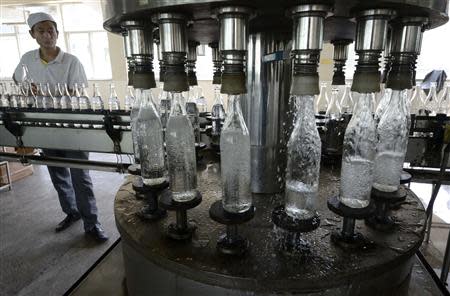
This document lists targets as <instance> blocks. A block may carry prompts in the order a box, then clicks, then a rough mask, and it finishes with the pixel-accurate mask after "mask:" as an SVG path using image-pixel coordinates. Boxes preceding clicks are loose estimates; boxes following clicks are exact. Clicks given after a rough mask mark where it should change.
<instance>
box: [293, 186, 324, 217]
mask: <svg viewBox="0 0 450 296" xmlns="http://www.w3.org/2000/svg"><path fill="white" fill-rule="evenodd" d="M317 190H318V184H315V185H313V186H311V185H307V184H305V183H303V182H300V181H293V180H291V181H287V182H286V189H285V197H286V213H287V214H288V215H289V216H291V217H292V218H295V219H310V218H312V217H313V216H314V202H315V200H316V198H317Z"/></svg>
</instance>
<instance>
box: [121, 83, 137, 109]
mask: <svg viewBox="0 0 450 296" xmlns="http://www.w3.org/2000/svg"><path fill="white" fill-rule="evenodd" d="M134 100H135V97H134V94H133V86H131V85H128V86H127V94H126V96H125V102H124V104H123V107H124V108H125V111H130V110H131V108H132V107H133V102H134Z"/></svg>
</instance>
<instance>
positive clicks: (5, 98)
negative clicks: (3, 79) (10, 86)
mask: <svg viewBox="0 0 450 296" xmlns="http://www.w3.org/2000/svg"><path fill="white" fill-rule="evenodd" d="M0 107H4V108H5V107H9V94H8V90H7V89H6V86H5V85H4V84H3V83H0Z"/></svg>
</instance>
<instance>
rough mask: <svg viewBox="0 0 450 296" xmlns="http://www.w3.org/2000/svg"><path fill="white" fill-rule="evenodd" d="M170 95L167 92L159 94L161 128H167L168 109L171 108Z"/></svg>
mask: <svg viewBox="0 0 450 296" xmlns="http://www.w3.org/2000/svg"><path fill="white" fill-rule="evenodd" d="M171 102H172V100H171V95H170V93H169V92H167V91H163V92H162V93H161V99H160V100H159V106H160V107H159V114H160V116H161V123H162V125H163V128H166V126H167V120H168V119H169V116H170V107H171Z"/></svg>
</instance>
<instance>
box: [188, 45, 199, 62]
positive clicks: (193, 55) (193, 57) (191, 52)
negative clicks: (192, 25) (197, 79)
mask: <svg viewBox="0 0 450 296" xmlns="http://www.w3.org/2000/svg"><path fill="white" fill-rule="evenodd" d="M198 45H199V43H198V42H196V41H189V42H188V54H187V62H188V63H189V62H193V63H194V64H195V62H196V61H197V46H198Z"/></svg>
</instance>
